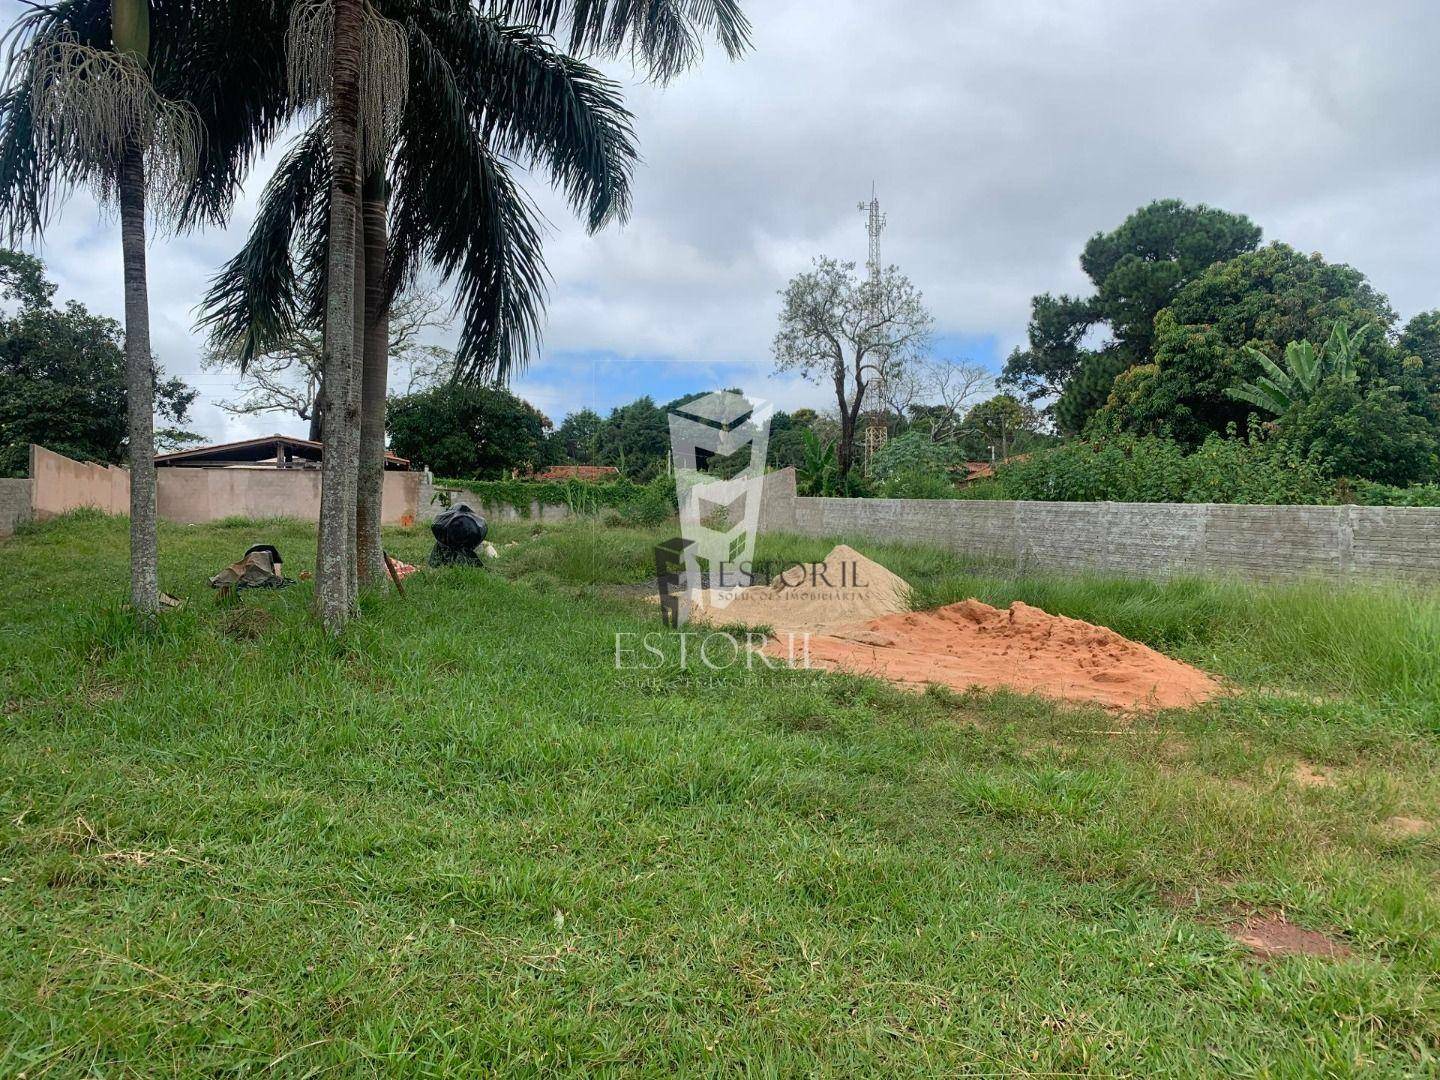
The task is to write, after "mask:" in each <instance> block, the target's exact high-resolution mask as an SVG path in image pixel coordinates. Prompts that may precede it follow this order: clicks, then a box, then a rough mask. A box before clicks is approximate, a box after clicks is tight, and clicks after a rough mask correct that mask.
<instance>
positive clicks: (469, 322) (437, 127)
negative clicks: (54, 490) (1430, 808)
mask: <svg viewBox="0 0 1440 1080" xmlns="http://www.w3.org/2000/svg"><path fill="white" fill-rule="evenodd" d="M337 2H338V0H337ZM321 6H328V5H321ZM374 8H375V9H378V10H377V11H376V12H374V14H375V15H376V17H377V18H383V16H390V17H392V18H393V19H394V20H396V21H398V22H399V23H401V24H402V25H403V26H404V28H405V32H406V35H407V36H408V44H409V47H410V49H411V50H413V57H414V62H413V63H411V64H409V68H408V70H409V75H410V79H411V85H410V87H409V96H408V98H407V99H406V100H405V102H404V105H403V108H400V109H399V110H398V112H395V113H394V118H395V122H396V125H397V126H396V129H395V130H396V134H397V139H396V141H395V144H394V152H393V154H392V155H391V157H390V158H389V161H388V170H387V174H386V176H385V177H384V178H383V179H384V180H385V181H387V182H383V183H382V182H380V180H381V179H382V178H381V177H379V176H378V175H377V173H376V170H375V169H374V168H373V163H372V167H371V169H370V170H369V172H368V173H367V175H366V177H365V191H366V192H367V193H369V197H368V198H367V199H366V202H367V204H368V206H369V209H368V210H367V211H366V213H365V214H364V220H365V221H366V222H367V223H371V224H372V227H371V228H368V229H367V230H366V233H365V235H366V239H365V243H364V247H365V250H367V251H369V252H371V253H372V258H371V260H370V261H372V262H374V263H376V264H379V263H380V262H381V260H380V258H379V252H380V251H381V250H385V248H386V247H387V246H388V253H389V258H388V259H387V260H385V271H386V273H385V278H384V280H385V283H386V289H385V290H383V291H382V290H379V289H378V288H377V286H376V284H375V282H376V279H377V277H378V275H377V274H376V273H375V272H373V271H372V273H371V274H370V275H369V277H370V293H371V298H372V300H373V303H372V304H370V305H369V306H368V307H367V310H366V314H365V316H364V320H365V322H364V329H363V330H362V331H361V332H362V334H363V335H364V336H365V340H367V341H368V342H370V343H372V344H371V348H369V349H365V348H364V347H363V346H362V347H361V352H362V353H363V354H365V355H367V356H368V357H371V358H374V357H376V356H377V354H380V353H382V352H383V350H382V349H381V348H379V347H376V346H375V344H374V343H376V342H379V343H380V344H381V345H383V342H384V340H385V335H384V334H383V333H381V332H380V330H379V325H378V324H379V322H380V321H381V320H383V318H384V317H385V315H386V313H387V308H386V306H385V305H386V303H387V301H388V296H389V295H391V294H392V293H393V287H394V285H395V284H396V283H399V282H403V281H407V280H410V279H412V278H413V275H414V274H415V273H416V272H417V270H418V269H419V268H420V267H421V266H423V265H429V266H430V267H432V268H433V269H435V270H436V271H438V273H439V276H440V277H441V278H442V279H447V280H453V281H454V282H455V284H456V292H457V309H458V310H459V311H460V312H461V314H462V324H461V330H460V340H459V346H458V349H457V355H456V366H455V376H454V377H455V379H456V381H462V382H472V383H478V382H483V381H486V380H488V379H495V380H498V381H501V382H503V381H504V380H505V379H507V378H508V377H509V376H510V374H511V373H513V371H515V370H518V368H519V367H520V366H521V365H523V363H524V360H525V358H526V356H527V355H528V353H529V351H530V349H531V347H532V346H533V344H534V342H535V340H536V337H537V335H538V329H539V321H540V315H541V311H542V308H543V292H544V264H543V261H542V259H541V252H540V225H539V222H538V220H537V218H536V216H535V213H534V210H533V207H532V206H531V204H530V203H529V202H528V200H527V199H526V198H525V197H524V195H523V193H522V192H521V191H520V190H519V188H518V186H517V184H516V183H515V181H514V179H513V177H512V168H513V167H514V166H515V165H517V164H518V165H519V166H522V167H523V166H529V167H531V168H532V169H534V170H535V171H537V172H539V173H540V174H542V175H544V174H548V175H549V176H550V178H551V179H552V180H554V182H555V183H556V185H557V186H558V187H560V188H561V189H562V190H563V191H564V192H565V193H566V195H567V196H568V197H569V198H570V200H571V202H572V203H573V204H574V205H576V206H577V208H581V209H583V212H584V213H585V216H586V218H587V221H588V223H589V224H590V225H591V227H592V228H599V227H601V226H602V225H604V224H605V223H606V222H608V221H609V220H611V219H612V218H614V217H617V216H620V217H623V215H624V213H625V211H626V209H627V207H628V199H629V168H630V164H631V162H632V161H633V159H634V148H633V145H632V143H631V138H630V132H629V114H628V113H627V112H626V111H625V110H624V108H623V105H622V104H621V103H620V101H619V97H618V88H617V86H616V84H614V83H613V82H611V81H610V80H608V79H605V78H604V77H603V76H601V75H600V74H599V73H598V72H596V71H595V70H593V69H592V68H589V67H587V66H586V65H584V64H582V63H580V62H579V61H577V60H575V59H573V58H572V57H571V56H567V55H563V54H560V53H558V52H557V51H556V50H555V49H554V48H553V47H552V46H551V45H550V43H549V38H548V36H547V35H549V34H551V33H557V32H564V31H568V32H569V38H570V41H571V43H572V48H574V49H578V50H581V51H584V52H586V53H592V54H602V55H618V54H626V55H629V56H631V57H632V58H633V59H635V60H637V61H638V62H639V63H640V64H641V65H642V66H643V67H645V68H646V69H647V72H648V74H650V75H651V76H652V77H654V78H657V79H660V80H664V79H668V78H670V77H672V76H673V75H675V74H677V73H678V72H679V71H680V70H682V69H683V68H685V67H688V66H689V65H690V64H692V63H694V62H695V61H696V60H698V58H699V56H700V51H701V44H702V40H703V37H704V36H705V35H707V34H710V33H713V34H714V35H715V36H716V37H718V38H719V39H720V41H721V43H722V44H723V45H724V47H725V49H726V51H727V52H728V53H730V55H731V56H732V57H733V56H738V55H739V54H740V53H741V52H743V51H744V49H745V48H746V47H747V44H748V26H747V24H746V22H745V20H744V17H743V16H742V15H741V13H740V11H739V8H738V6H737V5H736V4H735V3H733V0H652V2H649V3H646V4H644V5H628V4H627V5H618V6H612V5H608V4H601V5H596V4H592V3H590V2H589V0H573V3H565V2H557V0H534V2H525V0H511V2H497V3H494V4H488V5H484V6H481V7H477V6H476V5H474V4H472V3H471V2H469V0H424V2H419V0H376V3H375V4H374ZM366 10H367V11H370V10H371V7H370V5H367V6H366ZM312 36H316V37H318V38H320V39H323V38H324V35H312ZM322 51H323V50H322ZM336 51H337V52H338V48H337V50H336ZM367 67H368V65H367ZM365 97H366V100H371V99H373V98H377V97H378V98H379V99H380V100H381V101H385V100H390V99H387V98H386V96H385V95H375V94H370V93H367V94H366V95H365ZM394 97H395V96H394V95H391V99H394ZM333 116H334V110H333V109H332V110H331V118H332V121H333ZM324 135H325V133H324V132H319V133H318V137H317V136H316V135H314V134H312V135H308V136H305V137H302V139H301V141H300V143H299V144H298V145H297V148H296V150H295V151H294V152H292V154H291V155H289V156H288V157H287V159H286V160H285V162H283V163H282V166H281V169H280V170H279V172H278V173H277V176H276V178H275V180H274V181H272V184H271V187H270V189H269V190H268V191H267V196H266V199H265V200H264V201H263V202H262V208H261V213H260V215H259V217H258V219H257V225H256V229H255V230H254V231H253V232H252V234H251V239H250V242H248V243H247V245H246V248H245V249H244V250H243V251H242V252H241V254H240V255H239V256H237V257H236V259H235V260H233V261H232V264H231V265H230V266H228V267H227V268H226V269H227V272H226V274H224V275H222V280H221V281H219V282H217V286H216V289H215V290H214V291H213V292H212V296H211V307H212V312H211V315H212V317H213V318H216V319H218V320H220V321H221V322H222V323H224V324H225V327H224V328H225V330H226V332H227V334H231V335H233V336H235V337H236V338H237V339H238V340H242V341H244V342H245V343H246V345H245V348H246V350H247V351H248V352H250V353H251V354H253V352H254V350H255V347H256V345H257V344H259V345H262V346H263V342H264V340H265V338H266V337H267V335H269V336H273V335H274V333H275V331H276V329H277V328H278V327H281V326H283V325H284V323H285V321H286V320H287V319H289V320H293V319H295V318H297V317H301V318H305V319H308V320H309V321H310V322H311V323H312V324H313V323H316V322H318V321H319V312H318V309H320V308H323V307H324V304H323V303H316V300H317V297H318V298H319V299H320V300H322V301H323V299H324V298H325V296H326V289H327V287H328V286H333V285H334V283H335V282H336V275H335V274H332V273H323V272H321V268H323V267H324V266H325V265H326V262H327V260H328V259H329V258H330V257H331V254H332V253H327V244H329V242H330V240H331V239H333V238H334V236H335V235H336V233H335V230H333V229H329V230H327V229H326V228H324V227H323V226H321V227H316V223H317V222H323V221H326V220H328V216H329V215H330V213H332V212H333V206H332V207H331V208H330V210H329V211H327V210H326V209H325V207H324V205H323V201H324V198H325V197H326V196H325V194H324V193H325V192H327V191H330V190H331V188H333V181H334V177H333V175H329V174H331V173H333V171H334V166H335V160H334V155H333V154H332V153H327V150H328V147H327V140H326V138H325V137H324ZM327 176H328V179H327ZM381 207H385V208H387V210H388V212H387V213H381V212H380V208H381ZM381 224H386V225H388V233H389V235H388V245H382V244H381V243H380V238H379V233H380V229H379V227H378V226H379V225H381ZM297 235H298V236H299V237H300V239H299V240H298V246H299V247H300V248H301V251H302V259H301V261H302V263H303V265H304V267H305V270H306V272H303V273H299V274H297V273H295V271H294V268H293V263H292V261H291V254H292V247H294V246H296V243H297V240H296V238H297ZM347 280H349V279H347ZM355 280H356V281H357V283H358V280H359V279H355ZM326 325H327V326H331V327H333V326H334V320H333V319H329V318H327V319H326ZM378 362H379V361H378V359H373V360H372V361H371V363H370V372H371V377H370V378H368V379H365V378H363V377H362V381H363V382H364V383H365V385H366V386H368V387H369V388H370V393H369V394H368V395H367V397H368V399H369V400H370V401H371V403H372V409H371V414H372V417H371V422H370V423H368V424H366V425H365V429H366V431H368V432H370V433H372V436H373V433H374V432H375V430H376V427H375V423H374V419H375V416H376V415H377V414H378V410H379V409H380V408H381V407H383V398H381V397H379V395H378V394H377V393H376V391H377V389H378V388H379V386H380V383H381V378H382V376H383V373H381V372H379V371H377V370H376V368H375V364H376V363H378ZM366 441H367V445H370V446H371V447H372V450H373V452H367V453H366V454H365V455H364V458H365V461H364V466H365V469H366V470H368V472H369V476H370V481H371V483H372V485H374V484H378V480H379V470H380V468H381V462H380V457H379V445H378V442H376V441H375V440H374V439H373V437H372V438H371V439H367V440H366ZM328 457H329V455H327V460H328ZM362 516H364V517H365V518H366V522H365V524H364V528H365V529H366V530H367V531H369V532H372V533H373V534H374V536H375V539H376V542H377V544H378V514H377V510H376V507H375V506H374V505H372V506H371V512H370V513H369V514H368V515H362ZM361 546H362V548H363V547H364V546H365V545H363V544H362V545H361Z"/></svg>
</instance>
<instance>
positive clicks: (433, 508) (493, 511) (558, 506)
mask: <svg viewBox="0 0 1440 1080" xmlns="http://www.w3.org/2000/svg"><path fill="white" fill-rule="evenodd" d="M419 476H420V478H421V479H420V488H419V496H418V498H419V505H420V511H419V514H418V515H417V520H419V521H434V520H435V518H436V516H437V515H438V514H440V513H442V512H444V510H445V507H444V506H443V505H442V504H441V503H440V501H439V500H438V499H437V498H436V492H437V491H444V492H446V493H447V494H448V495H449V496H450V505H451V506H459V505H460V504H461V503H464V504H465V505H466V506H468V507H470V509H471V510H478V511H479V512H480V515H481V517H483V518H485V520H486V521H568V520H569V519H570V518H571V517H573V516H574V515H573V514H572V512H571V510H570V507H568V506H566V505H564V504H563V503H539V502H532V503H531V504H530V510H529V513H528V514H527V513H522V512H521V511H520V510H518V509H516V508H515V507H514V506H511V505H510V504H509V503H492V502H486V501H485V500H484V499H482V498H481V497H480V495H479V494H478V493H477V492H474V491H471V490H470V489H468V488H454V487H446V488H437V487H436V486H435V480H434V477H432V476H431V475H430V473H429V471H428V470H427V471H426V472H424V473H421V474H419Z"/></svg>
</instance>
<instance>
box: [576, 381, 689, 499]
mask: <svg viewBox="0 0 1440 1080" xmlns="http://www.w3.org/2000/svg"><path fill="white" fill-rule="evenodd" d="M696 396H699V395H696ZM665 413H666V410H665V409H662V408H660V407H659V406H658V405H656V404H655V399H654V398H652V397H650V396H649V395H648V394H647V395H645V396H644V397H641V398H637V399H636V400H634V401H632V402H630V404H628V405H621V406H619V407H618V408H615V409H611V410H610V415H609V416H607V417H606V418H605V422H604V423H603V424H602V425H601V426H600V431H599V434H598V437H597V439H596V455H595V456H596V463H597V464H600V465H614V466H615V467H616V468H617V469H619V470H620V472H621V473H622V474H623V475H625V476H626V477H628V478H629V479H631V480H640V481H645V480H650V479H653V478H654V477H656V476H658V475H659V474H660V473H661V472H663V471H664V469H665V466H666V462H667V460H668V457H669V453H670V421H669V419H668V417H667V416H666V415H665Z"/></svg>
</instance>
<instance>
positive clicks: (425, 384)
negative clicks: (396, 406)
mask: <svg viewBox="0 0 1440 1080" xmlns="http://www.w3.org/2000/svg"><path fill="white" fill-rule="evenodd" d="M440 308H441V300H440V298H439V297H438V296H437V295H435V294H434V293H427V292H407V293H405V294H403V295H402V296H400V297H399V298H398V299H396V300H395V302H394V304H393V305H392V306H391V308H390V318H389V327H388V330H389V343H388V346H389V356H390V358H391V359H392V360H393V361H395V362H398V363H399V364H401V365H403V366H405V367H407V368H408V369H409V372H410V380H409V386H408V388H407V390H406V393H415V392H416V391H419V390H424V389H429V388H430V387H432V386H435V385H438V384H439V383H441V382H448V381H449V379H450V375H451V371H452V369H453V366H454V358H455V354H454V353H453V352H452V351H451V350H449V349H446V348H442V347H441V346H438V345H430V344H427V343H425V342H424V341H423V340H422V335H424V334H425V332H426V331H428V330H432V329H438V328H440V327H441V326H443V325H444V324H443V323H442V322H441V321H440V319H439V311H440ZM324 355H325V350H324V340H323V338H322V336H321V335H320V334H319V333H317V332H316V331H314V330H308V329H301V328H298V327H295V328H291V329H290V330H289V331H288V332H287V334H286V335H285V337H284V338H282V339H280V340H277V341H275V342H273V343H272V344H271V346H270V349H269V350H268V351H267V352H265V353H264V354H263V355H260V356H255V357H252V358H250V359H249V360H248V361H242V358H241V357H240V356H237V355H236V354H235V353H234V351H233V343H232V342H228V341H225V340H224V339H219V340H214V341H212V342H211V343H210V346H209V347H208V348H207V350H206V352H205V355H204V356H203V357H201V360H200V366H201V368H202V369H203V370H206V371H216V370H222V371H232V370H233V371H238V372H239V375H240V379H239V384H240V390H241V394H242V396H241V397H239V398H236V399H232V400H230V401H221V402H219V405H220V407H221V408H222V409H224V410H226V411H227V412H230V413H234V414H236V415H240V416H253V415H257V414H262V413H290V414H293V415H295V416H296V417H298V418H299V419H301V420H305V421H308V422H309V425H310V431H309V437H310V438H311V439H312V440H313V441H315V442H320V441H322V436H323V432H322V430H321V423H322V416H323V413H322V411H321V409H320V383H321V374H322V365H323V361H324ZM362 404H363V403H362Z"/></svg>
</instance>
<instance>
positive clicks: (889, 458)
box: [870, 431, 961, 487]
mask: <svg viewBox="0 0 1440 1080" xmlns="http://www.w3.org/2000/svg"><path fill="white" fill-rule="evenodd" d="M960 460H961V453H960V449H959V447H957V446H956V445H955V444H954V443H945V442H936V441H935V440H934V439H932V438H931V437H930V433H929V432H927V431H907V432H906V433H905V434H903V435H897V436H896V437H895V438H893V439H890V440H888V441H887V442H886V443H885V445H884V446H882V447H881V448H880V449H879V450H877V451H875V456H874V457H872V458H871V459H870V476H871V477H872V478H873V479H875V480H877V481H879V482H881V483H884V482H886V481H889V480H894V479H895V478H897V477H900V476H918V475H926V476H933V477H939V478H940V479H941V480H943V481H945V482H946V483H947V484H949V483H950V477H949V470H950V468H951V466H953V465H955V464H956V463H958V462H959V461H960ZM951 486H952V487H953V484H952V485H951Z"/></svg>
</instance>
